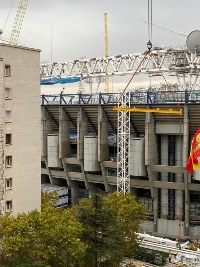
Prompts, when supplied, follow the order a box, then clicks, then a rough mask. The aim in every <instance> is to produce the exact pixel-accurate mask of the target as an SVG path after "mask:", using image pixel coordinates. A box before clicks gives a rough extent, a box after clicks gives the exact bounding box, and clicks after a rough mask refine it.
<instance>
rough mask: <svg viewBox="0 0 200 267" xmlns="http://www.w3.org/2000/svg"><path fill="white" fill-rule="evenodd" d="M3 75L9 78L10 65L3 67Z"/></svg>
mask: <svg viewBox="0 0 200 267" xmlns="http://www.w3.org/2000/svg"><path fill="white" fill-rule="evenodd" d="M4 75H5V77H9V76H10V65H5V69H4Z"/></svg>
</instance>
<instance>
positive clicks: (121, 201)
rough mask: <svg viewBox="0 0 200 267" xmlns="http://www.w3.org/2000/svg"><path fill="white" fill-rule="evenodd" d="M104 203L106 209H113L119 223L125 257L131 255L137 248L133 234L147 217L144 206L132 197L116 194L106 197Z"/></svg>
mask: <svg viewBox="0 0 200 267" xmlns="http://www.w3.org/2000/svg"><path fill="white" fill-rule="evenodd" d="M105 203H106V205H107V207H110V208H112V209H113V211H114V213H115V216H116V218H117V220H118V222H119V223H120V227H121V234H122V235H123V248H124V253H125V255H126V256H131V255H133V253H134V251H135V250H136V248H137V239H136V235H135V233H136V232H137V231H138V230H139V226H140V224H141V222H142V221H143V220H144V219H145V217H146V215H147V213H146V210H145V208H144V206H143V205H142V204H138V203H137V201H136V200H135V197H134V196H133V195H131V194H121V195H118V194H117V193H116V192H115V193H113V194H110V195H108V196H106V197H105Z"/></svg>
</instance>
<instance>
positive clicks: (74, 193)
mask: <svg viewBox="0 0 200 267" xmlns="http://www.w3.org/2000/svg"><path fill="white" fill-rule="evenodd" d="M76 204H78V182H77V181H71V205H72V206H74V205H76Z"/></svg>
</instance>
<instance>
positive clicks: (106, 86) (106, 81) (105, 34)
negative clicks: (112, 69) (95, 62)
mask: <svg viewBox="0 0 200 267" xmlns="http://www.w3.org/2000/svg"><path fill="white" fill-rule="evenodd" d="M104 56H105V57H106V58H107V57H108V13H106V12H105V13H104ZM107 72H108V68H106V74H107ZM109 91H110V89H109V76H108V75H106V77H105V93H109Z"/></svg>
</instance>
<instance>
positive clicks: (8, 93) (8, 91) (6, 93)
mask: <svg viewBox="0 0 200 267" xmlns="http://www.w3.org/2000/svg"><path fill="white" fill-rule="evenodd" d="M5 99H12V95H11V88H8V87H6V88H5Z"/></svg>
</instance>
